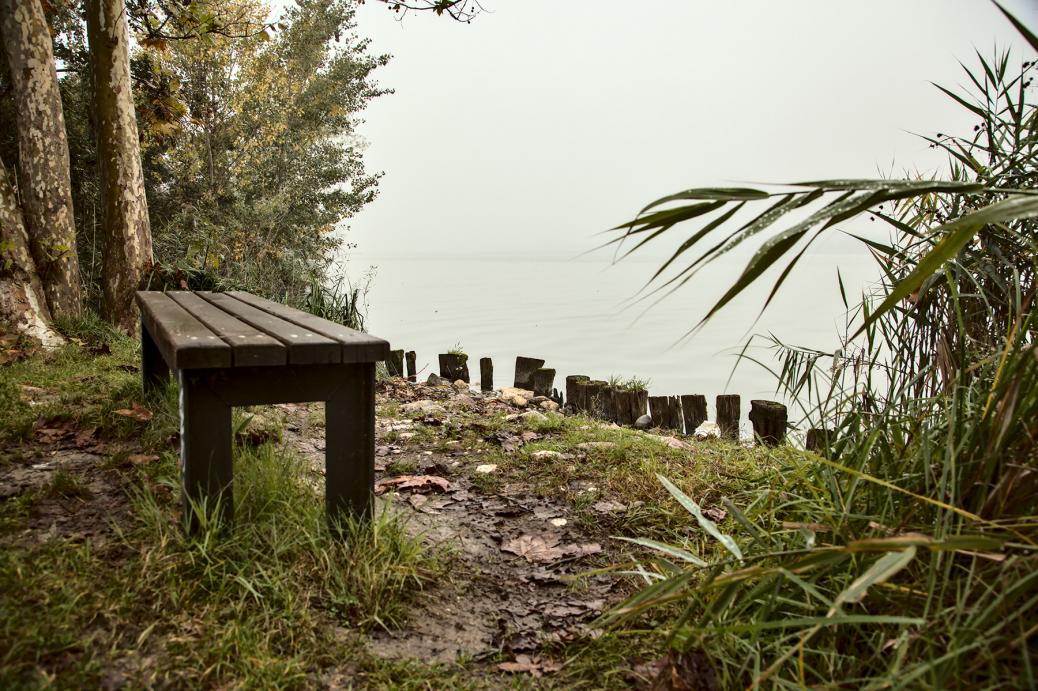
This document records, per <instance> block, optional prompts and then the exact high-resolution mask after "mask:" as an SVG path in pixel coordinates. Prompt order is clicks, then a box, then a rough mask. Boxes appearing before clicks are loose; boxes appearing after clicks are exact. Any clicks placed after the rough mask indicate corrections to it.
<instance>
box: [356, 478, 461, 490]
mask: <svg viewBox="0 0 1038 691" xmlns="http://www.w3.org/2000/svg"><path fill="white" fill-rule="evenodd" d="M390 487H396V488H397V489H418V490H421V489H439V490H440V491H441V492H447V491H449V490H450V488H451V483H450V481H448V480H447V479H446V478H442V477H439V476H438V475H401V476H399V477H388V478H385V479H384V480H379V481H378V483H376V484H375V494H382V493H383V492H385V491H386V490H387V489H389V488H390Z"/></svg>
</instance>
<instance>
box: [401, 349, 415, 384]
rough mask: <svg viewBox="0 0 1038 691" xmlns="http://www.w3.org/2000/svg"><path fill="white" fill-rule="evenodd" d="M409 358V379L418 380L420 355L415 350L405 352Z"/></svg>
mask: <svg viewBox="0 0 1038 691" xmlns="http://www.w3.org/2000/svg"><path fill="white" fill-rule="evenodd" d="M404 358H406V359H407V381H418V356H417V355H415V352H414V351H413V350H409V351H407V352H406V353H404Z"/></svg>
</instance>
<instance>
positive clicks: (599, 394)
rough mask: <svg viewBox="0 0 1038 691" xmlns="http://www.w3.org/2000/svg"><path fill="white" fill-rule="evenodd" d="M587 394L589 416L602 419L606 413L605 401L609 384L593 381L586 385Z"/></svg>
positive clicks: (597, 380) (598, 380) (599, 380)
mask: <svg viewBox="0 0 1038 691" xmlns="http://www.w3.org/2000/svg"><path fill="white" fill-rule="evenodd" d="M585 388H586V393H587V399H586V404H587V414H588V415H590V416H591V417H597V418H601V417H602V416H603V414H604V413H605V401H604V398H605V396H606V389H608V388H609V382H605V381H602V380H601V379H592V380H591V381H589V382H587V384H586V385H585Z"/></svg>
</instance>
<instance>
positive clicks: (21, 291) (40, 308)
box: [0, 162, 64, 349]
mask: <svg viewBox="0 0 1038 691" xmlns="http://www.w3.org/2000/svg"><path fill="white" fill-rule="evenodd" d="M50 323H51V316H50V310H49V309H47V299H46V297H45V296H44V293H43V286H42V285H41V284H40V280H39V277H38V276H37V274H36V263H35V262H34V261H33V260H32V254H31V253H30V252H29V237H28V235H27V234H26V232H25V224H24V221H23V218H22V209H21V207H20V206H19V205H18V198H17V196H16V195H15V191H14V188H13V187H12V186H11V182H10V180H9V179H8V177H7V169H5V168H4V164H3V163H2V162H0V327H3V328H5V329H10V330H12V331H14V332H16V333H20V334H22V335H24V336H26V337H28V338H30V339H32V340H33V341H36V342H37V343H39V344H40V345H42V346H43V347H44V348H47V349H51V348H56V347H57V346H59V345H61V344H62V343H64V339H62V337H61V336H60V335H58V333H57V332H56V331H54V329H53V328H51V325H50Z"/></svg>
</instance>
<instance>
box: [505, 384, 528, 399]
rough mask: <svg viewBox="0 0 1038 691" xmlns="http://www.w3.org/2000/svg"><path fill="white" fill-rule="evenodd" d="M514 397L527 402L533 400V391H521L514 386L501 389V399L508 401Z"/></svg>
mask: <svg viewBox="0 0 1038 691" xmlns="http://www.w3.org/2000/svg"><path fill="white" fill-rule="evenodd" d="M513 396H522V397H523V398H525V399H526V400H527V401H529V400H530V399H531V398H533V391H530V390H529V389H519V388H516V387H514V386H506V387H504V388H503V389H501V398H504V399H508V398H511V397H513Z"/></svg>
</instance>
